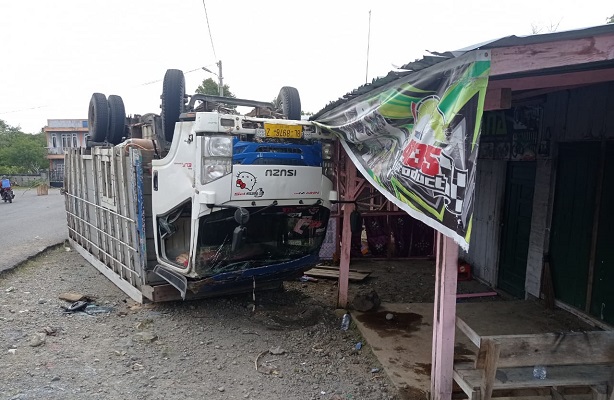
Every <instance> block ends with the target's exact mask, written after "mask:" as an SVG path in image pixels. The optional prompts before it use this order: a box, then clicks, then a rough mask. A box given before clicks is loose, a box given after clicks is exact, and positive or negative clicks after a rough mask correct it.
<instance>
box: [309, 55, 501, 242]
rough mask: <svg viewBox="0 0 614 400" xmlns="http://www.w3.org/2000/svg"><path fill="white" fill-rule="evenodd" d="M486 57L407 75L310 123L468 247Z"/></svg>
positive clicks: (379, 184) (414, 211) (410, 208)
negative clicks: (329, 134) (334, 136)
mask: <svg viewBox="0 0 614 400" xmlns="http://www.w3.org/2000/svg"><path fill="white" fill-rule="evenodd" d="M489 71H490V57H489V54H488V53H487V52H485V51H483V50H482V51H474V52H471V53H467V54H465V55H463V56H461V57H458V58H453V59H450V60H446V61H442V62H440V63H438V64H435V65H433V66H431V67H429V68H426V69H424V70H420V71H416V72H413V73H409V74H407V75H405V76H402V77H400V78H399V79H398V80H395V81H393V82H391V83H389V84H387V85H385V86H382V87H379V88H377V89H374V90H373V91H370V92H368V93H365V94H363V95H361V96H358V97H356V98H354V99H351V100H349V101H347V102H346V103H344V104H341V105H340V106H338V107H335V108H334V109H332V110H330V111H328V112H326V113H324V114H323V115H322V116H320V117H318V118H317V119H316V121H315V122H316V123H318V124H320V125H321V126H323V127H325V128H328V129H330V130H332V131H334V132H336V133H337V134H338V136H339V137H340V139H341V143H342V145H343V147H344V149H345V150H346V152H347V153H348V154H349V156H350V157H351V159H352V161H353V162H354V164H356V166H357V168H358V170H359V171H360V172H361V173H362V174H363V176H364V177H365V178H366V179H368V180H369V182H371V184H372V185H373V186H374V187H376V188H377V189H379V190H380V191H381V192H382V193H383V194H384V195H385V196H386V197H387V198H388V199H389V200H390V201H393V202H394V203H395V204H396V205H397V206H398V207H399V208H401V209H403V210H405V211H406V212H407V213H409V214H410V215H411V216H412V217H414V218H417V219H419V220H420V221H422V222H424V223H425V224H427V225H429V226H431V227H433V228H434V229H436V230H438V231H439V232H441V233H443V234H444V235H446V236H449V237H451V238H453V239H454V240H455V241H456V242H457V243H458V244H459V245H460V246H461V247H462V248H463V249H465V250H467V249H468V247H469V237H470V235H471V223H472V217H473V203H474V190H475V167H476V161H477V154H478V141H479V136H480V121H481V119H482V113H483V109H484V98H485V96H486V86H487V85H488V74H489Z"/></svg>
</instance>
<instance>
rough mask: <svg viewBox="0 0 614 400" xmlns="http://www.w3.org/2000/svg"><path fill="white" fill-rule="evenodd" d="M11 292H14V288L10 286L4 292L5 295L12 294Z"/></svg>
mask: <svg viewBox="0 0 614 400" xmlns="http://www.w3.org/2000/svg"><path fill="white" fill-rule="evenodd" d="M13 291H15V288H14V287H13V286H10V287H8V288H7V289H6V290H5V292H7V293H11V292H13Z"/></svg>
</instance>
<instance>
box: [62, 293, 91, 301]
mask: <svg viewBox="0 0 614 400" xmlns="http://www.w3.org/2000/svg"><path fill="white" fill-rule="evenodd" d="M58 298H59V299H60V300H65V301H68V302H71V303H74V302H75V301H81V300H88V296H86V295H84V294H81V293H76V292H66V293H60V295H59V296H58Z"/></svg>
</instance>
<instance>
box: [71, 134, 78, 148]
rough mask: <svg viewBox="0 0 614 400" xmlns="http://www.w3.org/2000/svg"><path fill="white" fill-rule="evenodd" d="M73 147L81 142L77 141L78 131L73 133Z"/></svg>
mask: <svg viewBox="0 0 614 400" xmlns="http://www.w3.org/2000/svg"><path fill="white" fill-rule="evenodd" d="M72 147H79V143H78V141H77V134H76V133H73V134H72Z"/></svg>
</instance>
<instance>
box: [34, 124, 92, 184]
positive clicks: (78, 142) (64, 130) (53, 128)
mask: <svg viewBox="0 0 614 400" xmlns="http://www.w3.org/2000/svg"><path fill="white" fill-rule="evenodd" d="M43 131H44V132H45V136H46V137H47V158H48V159H49V181H50V183H51V185H52V186H62V184H63V181H64V150H65V149H68V148H75V147H85V143H86V141H87V139H88V137H89V129H88V125H87V119H48V120H47V126H45V127H44V128H43Z"/></svg>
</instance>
